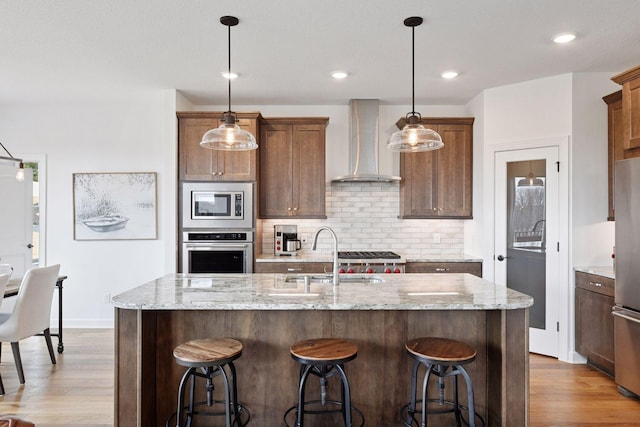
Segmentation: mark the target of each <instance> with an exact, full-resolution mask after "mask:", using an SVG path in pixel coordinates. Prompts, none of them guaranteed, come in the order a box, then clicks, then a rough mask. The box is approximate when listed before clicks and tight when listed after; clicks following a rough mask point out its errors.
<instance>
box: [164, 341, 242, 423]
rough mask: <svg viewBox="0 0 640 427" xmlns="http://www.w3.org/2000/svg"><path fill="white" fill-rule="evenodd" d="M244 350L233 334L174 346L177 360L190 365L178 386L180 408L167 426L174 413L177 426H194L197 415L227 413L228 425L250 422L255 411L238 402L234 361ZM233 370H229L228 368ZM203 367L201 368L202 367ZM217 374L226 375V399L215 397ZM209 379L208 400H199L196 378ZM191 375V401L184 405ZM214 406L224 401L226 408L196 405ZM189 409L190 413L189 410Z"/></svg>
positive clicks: (181, 363) (224, 378)
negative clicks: (242, 416) (201, 409)
mask: <svg viewBox="0 0 640 427" xmlns="http://www.w3.org/2000/svg"><path fill="white" fill-rule="evenodd" d="M241 354H242V343H241V342H240V341H236V340H234V339H231V338H208V339H199V340H193V341H188V342H186V343H183V344H180V345H179V346H177V347H176V348H175V349H174V350H173V357H175V359H176V363H177V364H178V365H181V366H186V367H187V368H188V369H187V371H186V372H185V374H184V375H183V376H182V380H181V381H180V388H179V390H178V409H177V412H176V413H174V414H172V415H171V417H170V418H169V420H167V423H166V426H167V427H169V423H170V421H171V419H172V418H173V416H174V415H175V417H176V426H177V427H181V426H182V425H185V426H191V422H192V419H193V417H194V415H207V416H224V417H225V425H226V427H231V426H232V425H234V426H235V425H238V426H244V425H246V424H247V423H248V422H249V418H250V417H251V415H250V414H249V411H248V410H247V408H245V407H243V406H242V405H240V404H239V403H238V391H237V387H236V368H235V366H234V365H233V361H234V360H236V359H237V358H239V357H240V355H241ZM227 367H228V370H229V373H227V369H226V368H227ZM198 369H200V372H199V371H198ZM217 376H220V377H221V378H222V381H223V384H224V400H214V399H213V392H214V384H213V379H214V378H215V377H217ZM198 377H199V378H204V379H205V380H206V385H205V388H206V391H207V400H206V401H203V402H197V403H196V402H195V392H196V390H195V387H196V378H198ZM189 379H191V393H190V396H189V405H187V406H184V392H185V387H186V385H187V381H188V380H189ZM205 404H206V406H208V407H212V406H213V405H214V404H222V405H224V411H222V410H220V411H212V410H208V411H196V410H195V408H196V406H202V405H205ZM185 409H186V414H185ZM242 414H244V415H245V418H246V420H245V421H244V422H242V420H241V415H242ZM185 415H186V422H185V424H182V419H183V417H184V416H185Z"/></svg>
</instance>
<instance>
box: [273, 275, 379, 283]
mask: <svg viewBox="0 0 640 427" xmlns="http://www.w3.org/2000/svg"><path fill="white" fill-rule="evenodd" d="M305 277H308V278H309V282H310V283H332V281H333V276H331V275H330V274H311V275H309V274H307V275H304V274H303V275H300V274H297V275H292V276H286V277H285V278H284V281H285V282H286V283H304V281H305ZM384 281H385V280H384V279H383V278H382V277H380V276H375V275H371V274H341V275H340V283H364V284H368V285H373V284H376V283H384Z"/></svg>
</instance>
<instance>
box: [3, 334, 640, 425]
mask: <svg viewBox="0 0 640 427" xmlns="http://www.w3.org/2000/svg"><path fill="white" fill-rule="evenodd" d="M64 332H65V340H64V345H65V351H64V353H62V354H60V355H58V363H57V365H51V362H50V360H49V357H48V355H47V351H46V346H45V343H44V338H42V337H31V338H28V339H26V340H24V341H22V342H21V343H20V349H21V354H22V362H23V364H24V371H25V378H26V384H24V385H20V384H19V382H18V377H17V374H16V370H15V366H14V363H13V357H12V354H11V347H10V345H9V344H8V343H4V344H3V347H2V363H1V364H0V374H1V375H2V380H3V382H4V387H5V391H6V394H5V395H4V396H0V414H11V415H16V416H18V417H20V418H23V419H25V420H29V421H31V422H34V423H35V424H36V425H37V426H38V427H47V426H67V427H80V426H82V427H104V426H112V425H113V330H111V329H68V330H65V331H64ZM55 343H56V339H55V338H54V344H55ZM367 425H368V426H374V427H375V424H374V423H373V421H371V420H368V422H367ZM530 425H531V427H552V426H565V427H566V426H594V427H595V426H605V427H606V426H640V401H638V400H636V399H631V398H628V397H624V396H622V395H620V394H619V393H618V392H617V388H616V385H615V384H614V382H613V380H612V379H610V378H609V377H607V376H606V375H604V374H602V373H601V372H599V371H597V370H595V369H593V368H591V367H589V366H586V365H571V364H568V363H563V362H558V361H557V360H556V359H553V358H549V357H544V356H538V355H535V354H532V355H531V424H530ZM257 427H261V426H257Z"/></svg>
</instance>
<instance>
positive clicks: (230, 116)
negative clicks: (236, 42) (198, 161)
mask: <svg viewBox="0 0 640 427" xmlns="http://www.w3.org/2000/svg"><path fill="white" fill-rule="evenodd" d="M238 22H239V21H238V18H236V17H235V16H223V17H222V18H220V23H221V24H222V25H225V26H226V27H227V28H228V52H229V63H228V75H231V27H235V26H236V25H238ZM228 81H229V109H228V110H227V111H225V113H224V114H223V115H222V119H223V122H222V124H221V125H220V127H218V128H215V129H211V130H210V131H208V132H207V133H205V134H204V135H203V136H202V141H200V146H202V147H204V148H210V149H212V150H226V151H247V150H255V149H256V148H258V144H257V143H256V138H255V137H254V136H253V135H251V133H249V132H247V131H246V130H244V129H242V128H240V126H238V125H237V124H236V123H237V122H238V118H237V116H236V113H234V112H233V111H231V79H228Z"/></svg>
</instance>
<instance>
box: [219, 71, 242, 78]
mask: <svg viewBox="0 0 640 427" xmlns="http://www.w3.org/2000/svg"><path fill="white" fill-rule="evenodd" d="M220 74H221V75H222V77H224V78H225V79H229V80H233V79H237V78H238V74H237V73H234V72H231V73H229V72H227V71H223V72H221V73H220Z"/></svg>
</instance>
